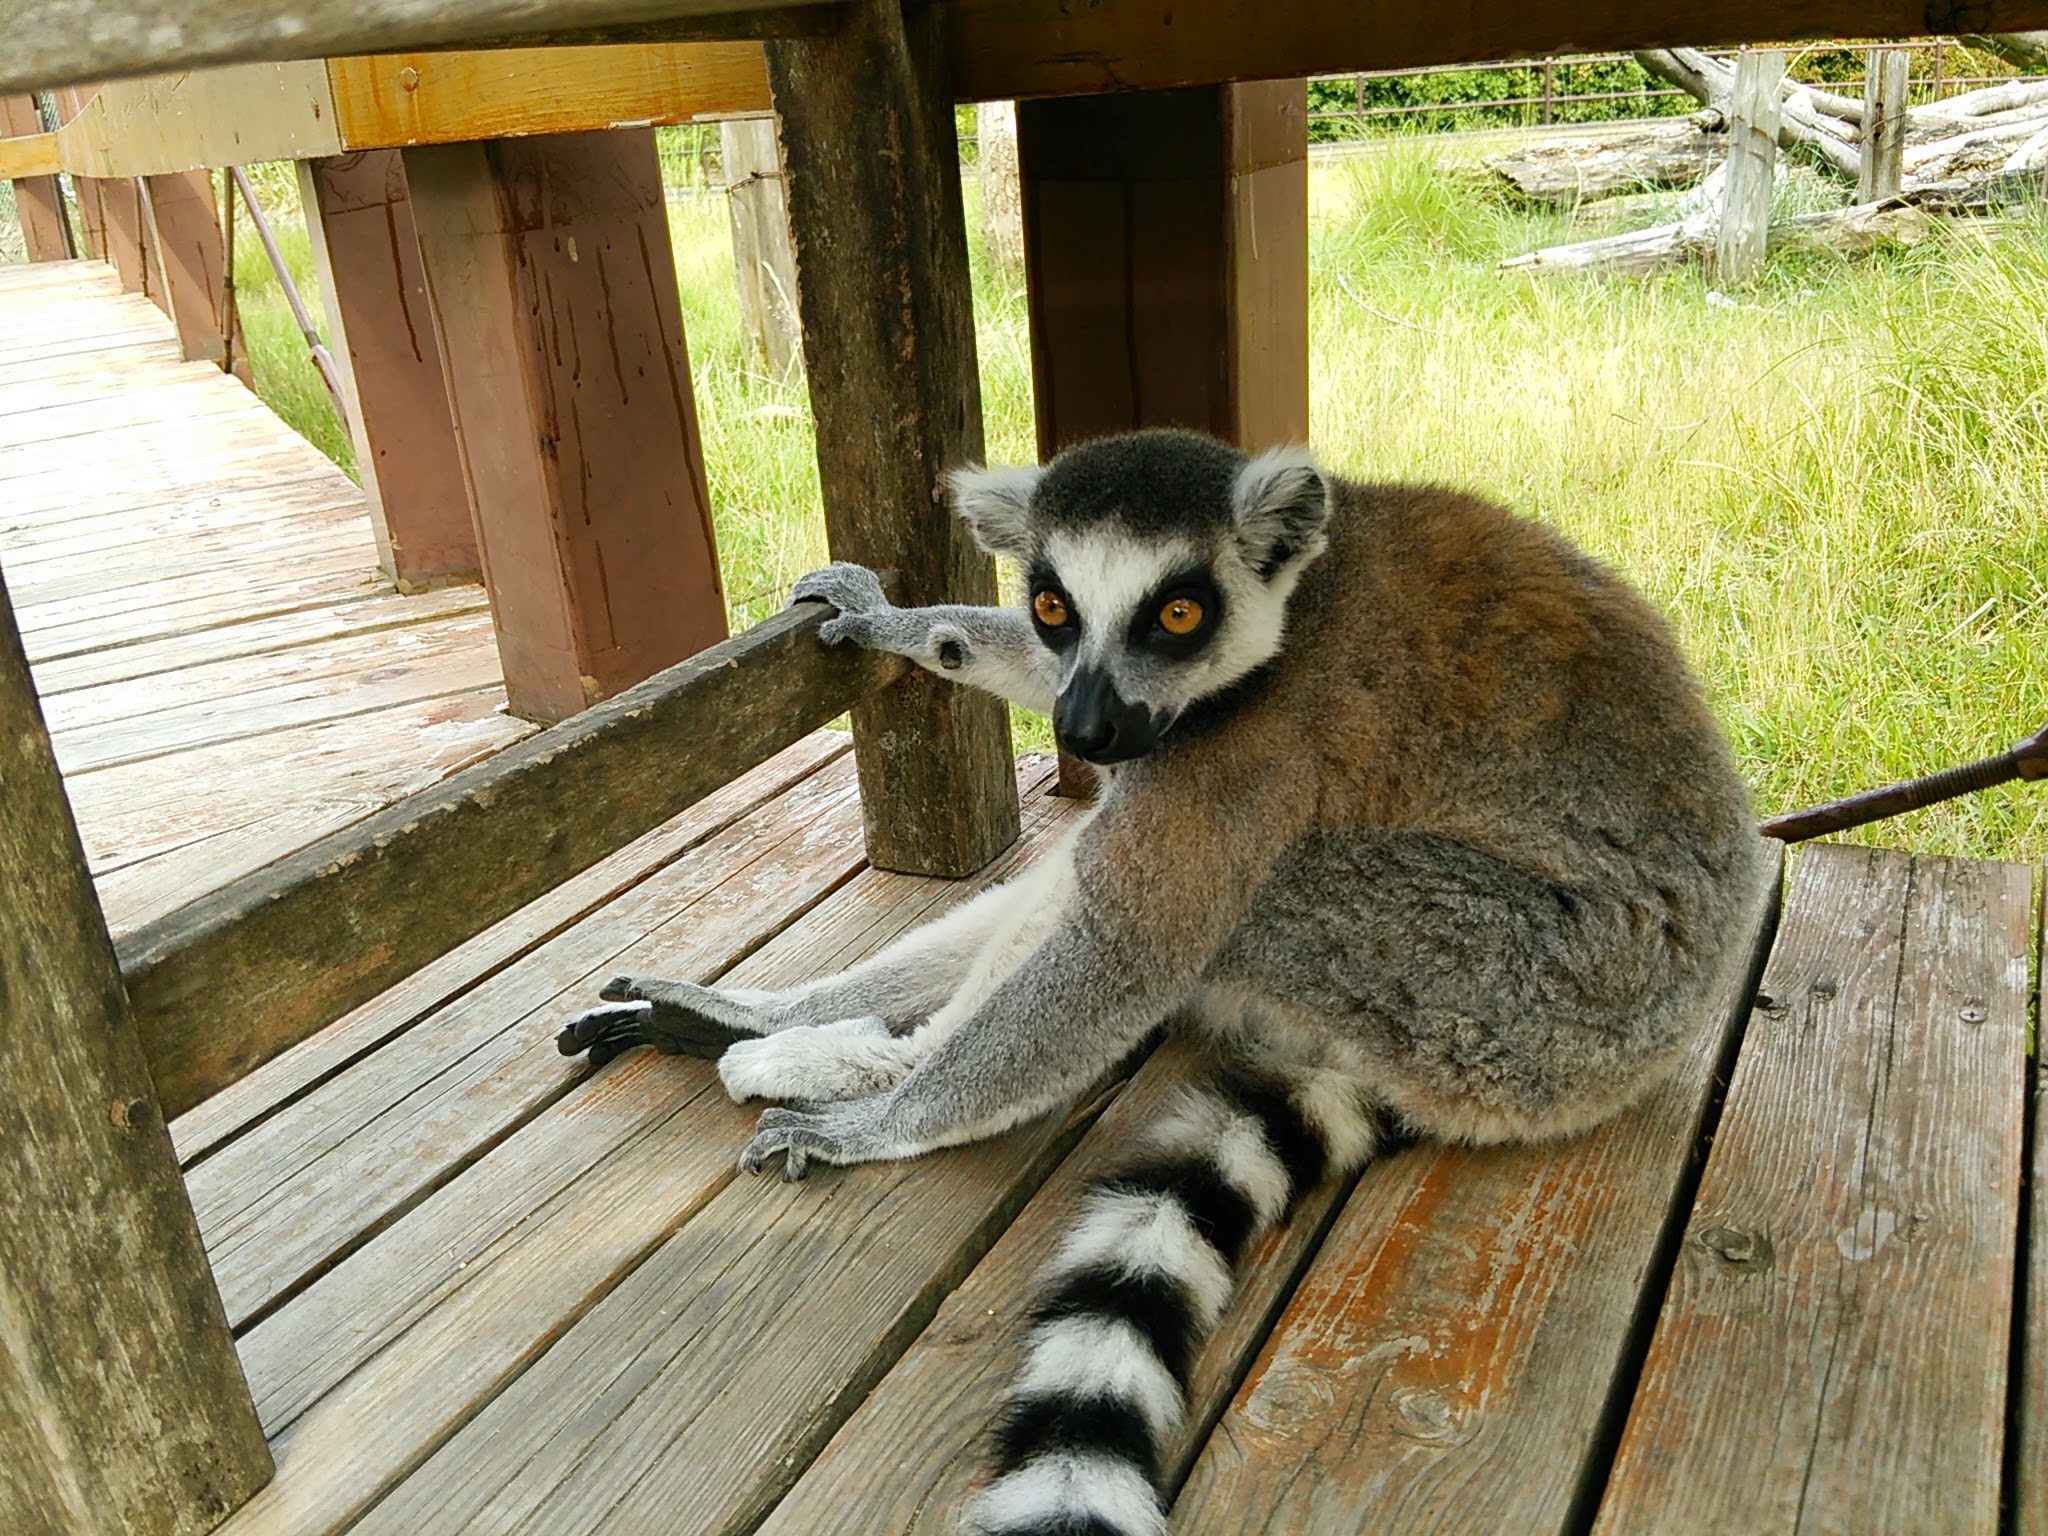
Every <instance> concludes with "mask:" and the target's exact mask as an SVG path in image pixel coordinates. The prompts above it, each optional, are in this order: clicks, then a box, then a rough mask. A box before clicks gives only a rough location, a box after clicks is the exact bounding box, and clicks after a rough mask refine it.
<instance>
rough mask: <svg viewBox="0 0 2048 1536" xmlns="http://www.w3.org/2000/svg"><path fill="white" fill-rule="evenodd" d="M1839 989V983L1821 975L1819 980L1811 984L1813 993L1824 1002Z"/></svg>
mask: <svg viewBox="0 0 2048 1536" xmlns="http://www.w3.org/2000/svg"><path fill="white" fill-rule="evenodd" d="M1839 990H1840V985H1839V983H1837V982H1834V981H1831V980H1829V979H1828V978H1827V977H1825V976H1823V977H1822V978H1821V979H1820V980H1819V981H1816V982H1815V983H1814V984H1813V995H1814V996H1815V997H1817V998H1819V999H1820V1000H1821V1001H1822V1002H1826V1001H1827V1000H1828V999H1829V998H1831V997H1833V996H1834V995H1835V993H1836V992H1837V991H1839Z"/></svg>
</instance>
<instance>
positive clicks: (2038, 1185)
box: [2006, 901, 2048, 1531]
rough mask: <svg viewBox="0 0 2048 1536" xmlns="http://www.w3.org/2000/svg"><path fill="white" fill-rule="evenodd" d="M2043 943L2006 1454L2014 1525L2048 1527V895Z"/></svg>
mask: <svg viewBox="0 0 2048 1536" xmlns="http://www.w3.org/2000/svg"><path fill="white" fill-rule="evenodd" d="M2040 939H2041V944H2040V948H2039V949H2037V950H2036V951H2035V956H2036V966H2035V974H2036V975H2037V976H2039V978H2040V982H2041V991H2040V995H2039V996H2038V997H2037V998H2036V1000H2035V1009H2034V1027H2035V1030H2036V1031H2037V1033H2036V1036H2035V1049H2034V1059H2033V1061H2032V1062H2031V1063H2030V1064H2029V1072H2030V1076H2029V1081H2028V1097H2029V1104H2028V1114H2027V1132H2028V1136H2029V1138H2030V1142H2031V1144H2030V1145H2029V1146H2028V1148H2027V1227H2026V1245H2025V1247H2024V1248H2023V1249H2022V1251H2021V1254H2020V1261H2021V1263H2022V1264H2023V1265H2024V1270H2023V1274H2022V1278H2021V1282H2020V1306H2021V1307H2022V1308H2023V1311H2022V1314H2021V1318H2020V1328H2019V1334H2018V1337H2019V1344H2020V1359H2019V1363H2018V1369H2019V1379H2018V1384H2017V1387H2018V1390H2017V1391H2016V1392H2015V1393H2014V1397H2013V1408H2014V1416H2013V1437H2014V1442H2013V1445H2012V1447H2011V1453H2010V1455H2009V1457H2008V1459H2007V1465H2008V1466H2009V1468H2010V1472H2011V1475H2010V1478H2009V1481H2008V1485H2007V1490H2006V1491H2007V1495H2008V1497H2009V1500H2010V1504H2011V1509H2012V1513H2013V1520H2012V1529H2014V1530H2015V1531H2043V1530H2048V1137H2044V1136H2043V1135H2042V1132H2041V1124H2042V1121H2041V1110H2042V1108H2043V1095H2044V1094H2048V1073H2044V1072H2043V1071H2042V1069H2041V1053H2040V1044H2039V1040H2040V1037H2039V1034H2038V1031H2039V1029H2040V1027H2041V1021H2042V1020H2043V1019H2048V901H2044V902H2043V903H2042V907H2041V933H2040Z"/></svg>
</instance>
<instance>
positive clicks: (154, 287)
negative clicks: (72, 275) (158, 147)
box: [98, 176, 170, 314]
mask: <svg viewBox="0 0 2048 1536" xmlns="http://www.w3.org/2000/svg"><path fill="white" fill-rule="evenodd" d="M98 187H99V202H100V214H101V217H102V218H103V220H104V221H105V229H106V240H107V255H106V259H107V261H108V262H109V263H111V264H112V266H113V268H114V271H115V272H116V273H118V274H119V275H120V278H121V289H122V291H123V292H124V293H139V294H141V295H143V296H144V297H145V298H148V299H151V300H153V301H154V302H155V304H156V307H157V308H158V309H161V310H162V311H163V312H164V313H165V314H169V313H170V303H169V301H168V300H166V299H165V298H164V285H163V279H162V278H161V277H160V276H158V274H157V264H156V252H155V250H154V249H152V247H151V243H150V237H149V219H148V217H147V216H146V215H145V214H144V212H143V208H142V184H141V182H140V181H138V180H137V179H136V178H135V177H133V176H115V177H110V178H108V179H106V180H104V181H101V182H99V183H98Z"/></svg>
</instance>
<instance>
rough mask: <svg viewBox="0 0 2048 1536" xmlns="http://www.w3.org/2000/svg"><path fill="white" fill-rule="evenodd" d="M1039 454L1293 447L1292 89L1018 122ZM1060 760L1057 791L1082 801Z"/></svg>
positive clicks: (1301, 430) (1303, 147) (1147, 96)
mask: <svg viewBox="0 0 2048 1536" xmlns="http://www.w3.org/2000/svg"><path fill="white" fill-rule="evenodd" d="M1017 142H1018V158H1019V161H1020V164H1021V167H1022V176H1023V203H1024V241H1025V257H1026V260H1025V268H1026V273H1027V280H1028V285H1029V295H1030V297H1029V306H1030V314H1031V368H1032V385H1033V394H1034V400H1035V404H1036V408H1037V416H1038V448H1039V453H1040V455H1041V456H1043V457H1046V458H1050V457H1051V456H1052V455H1053V454H1055V453H1057V452H1058V451H1059V450H1060V449H1062V448H1064V447H1066V446H1067V445H1068V444H1069V443H1075V442H1080V441H1082V440H1084V439H1086V438H1090V437H1100V436H1102V435H1104V434H1106V433H1111V432H1126V431H1130V430H1132V429H1134V428H1138V427H1165V426H1179V427H1192V428H1194V429H1196V430H1198V431H1203V432H1208V433H1212V434H1214V435H1215V436H1217V437H1221V438H1225V439H1227V440H1229V441H1231V442H1233V443H1236V444H1237V445H1238V446H1239V447H1242V448H1248V449H1261V448H1269V447H1272V446H1274V445H1275V444H1279V443H1287V442H1306V441H1307V440H1308V119H1307V86H1306V84H1305V82H1303V81H1300V80H1282V81H1273V82H1269V83H1262V84H1256V85H1219V86H1197V87H1193V88H1191V89H1187V90H1178V91H1147V92H1142V93H1135V94H1127V95H1115V96H1095V97H1075V98H1069V99H1056V100H1047V101H1027V102H1023V103H1021V104H1020V105H1019V107H1018V109H1017ZM1092 777H1093V776H1092V774H1091V773H1090V772H1089V770H1088V769H1087V767H1086V765H1085V764H1082V763H1079V762H1077V761H1074V760H1072V759H1069V758H1067V757H1066V756H1064V755H1063V756H1062V758H1061V763H1060V787H1061V790H1062V792H1064V793H1077V794H1085V793H1087V792H1088V790H1089V786H1090V785H1091V784H1092Z"/></svg>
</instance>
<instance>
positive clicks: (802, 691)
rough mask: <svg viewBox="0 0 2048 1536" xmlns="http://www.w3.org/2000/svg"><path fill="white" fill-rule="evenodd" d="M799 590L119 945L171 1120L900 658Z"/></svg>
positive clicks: (845, 703)
mask: <svg viewBox="0 0 2048 1536" xmlns="http://www.w3.org/2000/svg"><path fill="white" fill-rule="evenodd" d="M828 612H829V610H827V609H826V608H824V607H823V606H822V605H820V604H816V603H805V604H802V605H800V606H798V607H796V608H793V609H791V610H790V611H788V612H786V613H782V614H778V615H777V616H776V617H774V618H772V619H769V620H768V621H767V622H766V623H764V624H758V625H756V626H755V627H754V628H752V629H750V630H748V631H747V632H746V633H745V634H742V635H738V636H735V637H734V638H733V639H731V640H728V641H726V642H725V643H724V644H722V645H717V646H714V647H712V648H711V649H710V650H708V651H705V652H704V653H703V654H701V655H699V656H694V657H692V658H691V659H690V660H688V661H685V662H682V663H680V664H678V665H676V666H673V667H670V668H669V669H668V670H667V671H665V672H660V673H657V674H656V675H655V676H653V677H651V678H649V679H648V680H647V681H646V682H644V683H641V684H639V685H638V686H636V687H633V688H630V689H628V690H627V691H626V692H624V693H621V694H620V695H618V696H617V697H616V698H613V699H608V700H606V701H605V702H604V703H602V704H599V705H597V706H596V707H594V708H592V709H588V710H585V711H584V712H583V713H582V714H580V715H577V716H575V717H573V718H571V719H569V720H565V721H564V722H562V724H560V725H558V726H555V727H553V728H552V729H550V730H546V731H543V732H541V733H540V734H539V735H537V736H532V737H529V738H528V739H527V740H525V741H523V742H520V743H519V744H517V745H516V746H513V747H510V748H508V749H506V750H505V751H504V752H501V753H499V754H498V755H497V756H496V757H494V758H492V759H490V760H489V761H488V762H484V763H480V764H478V765H477V766H475V767H473V768H469V769H466V770H464V771H463V772H461V773H459V774H456V775H455V776H454V777H452V778H450V779H448V780H447V781H446V782H444V783H442V784H438V785H436V786H434V787H433V788H432V789H429V790H426V791H423V792H422V793H420V794H417V795H413V796H411V797H410V798H408V799H405V800H401V801H400V802H399V803H398V804H396V805H393V806H389V807H387V808H386V809H384V810H382V811H379V812H378V813H377V814H375V815H374V816H370V817H368V818H366V819H365V820H363V821H360V822H357V823H356V824H355V825H354V826H351V827H347V828H345V829H343V830H342V831H340V832H337V833H334V834H333V835H331V836H328V837H325V838H322V839H321V840H320V841H318V842H316V843H313V844H310V845H309V846H307V847H305V848H302V849H300V850H299V851H298V852H297V853H293V854H290V855H287V856H286V857H285V858H282V859H279V860H278V861H277V862H275V863H273V864H269V865H266V866H264V867H263V868H262V869H259V870H256V871H255V872H254V873H252V874H249V875H246V876H244V877H243V878H242V879H240V880H237V881H235V882H234V883H233V884H231V885H228V886H226V887H225V888H223V889H221V890H219V891H216V892H214V893H213V894H211V895H209V896H206V897H204V898H202V899H201V900H199V901H195V902H192V903H190V904H189V905H187V906H184V907H181V908H179V909H178V910H177V911H175V912H172V913H170V914H169V915H168V916H166V917H163V918H161V919H159V920H158V921H156V922H154V923H151V924H150V925H148V926H147V927H145V928H143V929H141V930H139V931H137V932H136V933H134V934H132V935H130V936H129V937H128V938H127V939H126V940H125V941H123V942H122V943H121V945H120V959H121V971H122V975H123V977H124V979H125V980H126V982H127V985H128V997H129V1002H130V1005H131V1007H132V1009H133V1012H134V1015H135V1020H136V1023H137V1025H138V1027H139V1028H140V1030H141V1032H142V1042H143V1049H144V1051H145V1052H146V1053H147V1055H148V1057H149V1064H150V1070H151V1072H152V1073H153V1074H154V1076H155V1079H156V1087H157V1094H158V1096H159V1097H160V1098H161V1099H162V1101H163V1106H164V1112H165V1114H166V1116H167V1117H169V1116H176V1115H179V1114H182V1113H184V1111H186V1110H187V1109H190V1108H191V1107H192V1106H193V1105H195V1104H197V1103H198V1102H199V1101H200V1100H202V1099H204V1098H205V1097H207V1095H209V1094H211V1093H214V1092H217V1091H218V1090H220V1089H221V1088H224V1087H226V1086H227V1085H228V1084H229V1083H231V1082H233V1081H234V1080H235V1079H237V1078H238V1077H241V1076H242V1075H243V1074H244V1073H246V1072H248V1071H249V1070H250V1069H252V1068H253V1067H256V1066H258V1065H260V1064H261V1063H262V1062H264V1061H267V1060H269V1059H270V1058H271V1057H272V1056H275V1055H276V1054H278V1052H280V1051H282V1050H284V1049H286V1048H287V1047H288V1046H291V1045H293V1044H295V1043H297V1042H298V1041H300V1040H303V1039H305V1038H306V1037H307V1036H308V1035H310V1034H312V1033H313V1032H314V1031H315V1030H317V1029H319V1028H320V1027H321V1026H323V1025H324V1024H327V1023H328V1022H330V1021H331V1020H333V1019H335V1018H337V1017H339V1016H340V1015H341V1014H342V1013H344V1012H346V1011H347V1010H348V1009H350V1008H352V1007H354V1006H356V1005H357V1004H358V1003H361V1002H363V1001H365V1000H366V999H368V998H371V997H374V996H375V995H376V994H377V993H378V992H380V991H382V990H383V989H385V988H386V987H388V986H390V985H392V984H393V983H394V982H396V981H398V980H399V979H400V978H402V977H404V976H406V975H408V974H409V973H411V972H412V971H414V970H417V969H418V968H419V967H420V966H422V965H425V964H426V963H427V962H428V961H430V960H432V959H434V958H435V957H436V956H438V955H442V954H445V953H446V952H447V951H449V950H450V949H453V948H454V947H455V946H456V945H457V944H460V943H462V942H463V941H464V940H465V939H468V938H470V937H471V936H473V935H475V934H477V933H480V932H481V931H482V930H483V929H485V928H487V927H489V926H490V925H491V924H492V923H494V922H496V921H497V920H498V919H500V918H501V917H504V916H506V915H507V914H509V913H511V912H514V911H516V910H517V909H518V908H520V907H521V906H523V905H525V904H526V903H527V902H529V901H531V900H533V899H534V898H535V897H537V896H539V895H542V894H543V893H544V892H546V891H549V890H551V889H553V888H554V887H555V886H557V885H559V884H561V883H562V882H563V881H564V880H567V879H568V878H570V877H571V876H572V875H575V874H576V873H578V872H579V871H581V870H584V869H588V868H589V867H590V866H591V865H592V864H595V863H596V862H597V861H598V860H599V859H601V858H603V857H604V856H605V855H606V854H608V853H611V852H612V851H613V850H615V849H617V848H619V847H621V846H623V845H624V844H625V843H627V842H629V841H630V840H632V839H633V838H635V837H638V836H639V835H640V834H641V833H643V832H645V831H647V830H648V829H649V828H652V827H655V826H658V825H659V824H660V823H661V822H663V821H665V820H666V819H667V818H669V817H670V816H673V815H674V814H676V813H677V812H678V811H680V810H683V809H684V808H686V807H687V806H689V805H690V804H692V803H693V802H695V801H697V800H699V799H701V798H702V797H703V796H705V795H707V794H709V793H710V792H711V791H712V790H714V789H716V788H718V787H719V786H720V785H722V784H724V783H726V782H728V781H729V780H731V779H733V778H735V777H737V776H738V775H739V774H741V773H744V772H745V771H746V770H747V769H749V768H751V767H753V766H754V765H755V764H756V763H759V762H762V761H764V760H765V759H767V758H768V757H770V756H772V755H773V754H774V753H776V752H779V751H781V750H782V748H784V747H786V746H788V745H789V744H790V743H791V742H793V741H795V740H796V739H797V738H798V737H799V736H802V735H803V734H804V733H806V732H808V731H812V730H816V729H817V728H818V727H819V726H821V725H823V724H825V723H826V722H827V721H828V720H831V719H832V718H833V717H834V716H836V715H839V714H842V713H844V712H845V711H846V710H847V709H848V708H849V707H850V706H851V705H853V704H854V703H856V702H857V701H859V700H861V699H865V698H867V697H868V696H869V695H870V694H873V693H875V692H877V691H879V690H880V689H882V688H883V687H885V686H887V685H888V684H889V683H891V682H893V681H894V680H896V679H897V678H898V677H900V676H902V675H903V673H904V672H905V671H906V670H907V667H908V664H907V663H905V662H903V661H901V660H899V659H897V658H894V657H888V656H882V655H879V654H877V653H875V652H871V651H857V650H850V649H845V648H839V649H834V650H826V649H825V648H824V647H822V646H820V645H819V644H818V641H817V633H816V631H817V626H818V624H819V622H820V620H822V619H823V618H824V617H825V615H826V614H827V613H828Z"/></svg>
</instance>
